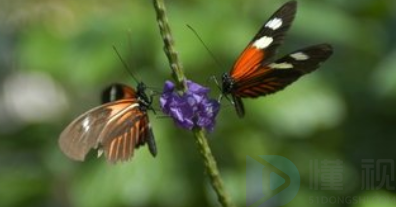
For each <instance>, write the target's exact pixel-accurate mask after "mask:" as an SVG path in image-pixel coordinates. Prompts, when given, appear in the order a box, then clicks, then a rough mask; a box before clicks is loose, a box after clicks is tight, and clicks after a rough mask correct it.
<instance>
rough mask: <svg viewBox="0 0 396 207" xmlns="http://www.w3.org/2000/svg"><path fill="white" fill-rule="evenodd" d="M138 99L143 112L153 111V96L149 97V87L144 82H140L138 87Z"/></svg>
mask: <svg viewBox="0 0 396 207" xmlns="http://www.w3.org/2000/svg"><path fill="white" fill-rule="evenodd" d="M136 89H137V97H138V100H139V103H140V107H141V109H142V110H144V111H145V110H148V109H151V110H153V108H152V106H151V104H152V103H153V96H152V95H151V96H149V95H147V93H146V89H147V86H146V84H144V83H143V82H139V84H138V85H137V88H136Z"/></svg>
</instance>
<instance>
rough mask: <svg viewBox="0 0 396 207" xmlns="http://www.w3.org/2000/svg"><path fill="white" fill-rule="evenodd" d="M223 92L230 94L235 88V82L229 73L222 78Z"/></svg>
mask: <svg viewBox="0 0 396 207" xmlns="http://www.w3.org/2000/svg"><path fill="white" fill-rule="evenodd" d="M221 82H222V85H221V91H222V93H223V94H229V93H231V92H232V90H233V88H234V84H235V81H234V79H233V78H232V77H231V75H230V74H229V73H224V74H223V75H222V76H221Z"/></svg>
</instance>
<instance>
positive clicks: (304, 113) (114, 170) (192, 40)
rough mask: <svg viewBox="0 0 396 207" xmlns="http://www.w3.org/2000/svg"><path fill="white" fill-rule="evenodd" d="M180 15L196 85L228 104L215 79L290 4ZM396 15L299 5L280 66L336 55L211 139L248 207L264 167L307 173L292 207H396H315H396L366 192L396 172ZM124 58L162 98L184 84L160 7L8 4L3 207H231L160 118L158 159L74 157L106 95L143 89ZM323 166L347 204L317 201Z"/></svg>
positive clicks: (0, 155) (188, 10) (2, 35)
mask: <svg viewBox="0 0 396 207" xmlns="http://www.w3.org/2000/svg"><path fill="white" fill-rule="evenodd" d="M166 3H167V8H168V13H169V20H170V23H171V27H172V29H173V34H174V36H175V41H176V47H177V49H178V51H179V54H180V57H181V60H182V61H183V65H184V68H185V73H186V75H187V77H190V78H192V79H194V81H196V82H200V83H202V84H205V85H208V86H210V87H211V88H212V90H213V97H216V96H217V95H218V93H219V91H218V90H217V87H216V85H215V84H214V83H212V82H209V81H208V77H209V76H211V75H216V76H217V77H219V76H220V75H221V74H222V73H223V72H225V71H227V70H228V68H230V67H231V66H232V64H233V63H234V61H235V59H236V57H237V56H238V54H239V53H240V52H241V51H242V49H243V48H244V47H245V45H246V44H247V42H248V41H250V39H251V38H252V37H253V35H254V34H255V32H257V29H258V28H259V27H260V26H261V25H262V24H263V22H264V21H265V20H266V19H267V18H268V17H269V15H271V14H272V12H274V11H275V10H276V9H277V8H278V7H279V6H280V5H281V4H283V3H284V1H269V0H250V1H246V0H233V1H202V0H194V1H180V0H179V1H167V2H166ZM395 8H396V2H395V1H388V0H359V1H358V0H351V1H343V0H326V1H314V0H300V1H299V8H298V14H297V17H296V20H295V22H294V24H293V26H292V28H291V30H290V32H289V35H288V37H287V38H286V42H285V44H284V45H283V46H282V48H281V49H280V52H281V53H282V54H284V53H287V52H289V51H293V50H295V49H297V48H302V47H304V46H307V45H311V44H317V43H321V42H328V43H331V44H332V45H333V46H334V50H335V53H334V55H333V56H332V57H331V58H330V59H329V60H328V61H327V62H326V63H325V64H323V66H322V67H321V68H320V69H319V70H318V71H317V72H315V73H313V74H310V75H308V76H307V77H304V78H302V79H301V80H299V81H298V82H297V83H295V84H293V86H291V87H289V88H287V89H286V90H284V91H282V92H280V93H277V94H276V95H272V96H268V97H265V98H260V99H257V100H247V101H246V107H247V115H246V118H244V119H238V118H237V116H236V115H235V113H234V112H233V109H232V107H231V106H230V104H229V103H227V102H226V101H224V102H223V107H222V111H221V113H220V115H219V117H218V120H217V121H218V124H217V127H216V130H215V131H214V132H213V133H212V134H209V137H210V138H209V139H210V144H211V145H212V147H213V148H212V149H213V153H214V155H215V156H216V158H217V162H218V165H219V167H220V170H221V173H222V175H223V178H224V182H225V186H226V188H227V189H228V191H229V192H230V194H231V197H232V199H233V200H234V201H235V202H236V203H237V205H238V206H245V192H246V186H245V180H246V178H245V170H246V169H245V168H246V166H245V160H246V156H247V155H250V154H255V155H264V154H266V155H272V154H276V155H281V156H284V157H286V158H288V159H290V160H291V161H292V162H293V163H294V164H295V165H296V166H297V168H298V169H299V171H300V175H301V187H300V191H299V194H298V195H297V196H296V198H295V199H294V200H293V201H292V202H290V203H289V204H287V206H308V207H309V206H312V207H313V206H319V205H320V206H337V205H338V206H359V207H369V206H390V204H389V203H377V202H360V203H352V204H340V203H337V204H330V203H310V200H309V198H310V196H315V197H320V196H389V197H395V190H393V191H392V190H386V189H381V190H372V191H364V190H361V180H360V176H361V172H362V166H361V164H362V162H361V161H362V159H393V160H394V159H395V158H396V152H395V150H394V146H396V130H395V125H396V107H394V106H395V105H396V61H395V60H396V49H395V48H396V47H395V45H396V38H395V35H396V21H395V18H396V16H395V14H396V12H395V11H396V10H395ZM186 24H189V25H191V26H192V27H193V28H194V29H195V30H197V31H198V33H199V34H200V37H201V38H202V39H203V40H204V42H205V43H206V44H207V45H208V47H209V48H210V50H211V51H212V52H213V53H214V54H215V56H216V59H218V60H219V62H220V63H221V66H219V65H217V64H216V63H215V61H214V60H213V58H212V57H210V55H209V54H208V52H207V51H206V50H205V49H204V47H203V46H202V44H201V43H200V42H199V40H198V39H197V37H196V36H194V34H193V33H192V32H191V31H190V30H189V29H188V28H187V27H186ZM112 45H115V46H116V47H117V49H118V50H119V51H120V53H121V54H122V56H123V58H124V59H125V60H126V61H127V62H128V64H129V65H130V70H132V71H133V73H134V74H137V75H138V77H139V79H141V80H144V82H145V83H146V84H147V85H149V86H151V87H153V88H154V89H155V90H157V91H160V90H161V88H162V84H163V82H164V81H165V80H166V79H169V78H170V70H169V66H168V63H167V61H166V58H165V55H164V54H163V50H162V47H163V46H162V42H161V39H160V36H159V31H158V28H157V24H156V21H155V14H154V10H153V8H152V5H151V2H150V1H138V0H129V1H128V0H119V1H106V0H100V1H98V0H97V1H93V0H86V1H77V0H70V1H60V0H58V1H50V0H36V1H23V0H13V1H11V0H8V1H7V0H2V1H0V87H1V88H0V89H1V90H0V206H76V207H80V206H81V207H82V206H84V207H108V206H112V207H114V206H120V207H121V206H173V207H177V206H216V205H218V204H217V202H216V198H215V196H214V193H213V191H212V189H211V188H210V186H209V184H208V180H207V177H206V176H205V175H204V171H203V166H202V161H201V160H200V156H199V153H198V152H197V151H196V146H195V143H194V142H193V139H192V135H191V133H189V132H187V131H183V130H181V129H179V128H177V127H175V126H174V125H173V123H172V121H171V120H169V119H167V118H160V117H156V116H154V115H152V114H151V115H150V116H151V121H152V126H153V127H154V133H155V135H156V140H157V146H158V148H159V154H158V157H156V158H155V159H153V158H152V157H151V155H150V154H149V153H148V150H147V149H146V147H143V148H142V149H139V150H138V151H137V153H136V155H135V157H134V158H133V160H132V161H131V162H127V163H122V164H117V165H114V166H113V165H110V164H108V163H106V162H105V160H104V159H103V158H101V159H96V158H95V155H94V154H95V153H94V152H93V153H92V156H91V155H90V156H89V157H88V158H87V161H86V162H84V163H78V162H74V161H71V160H69V159H68V158H67V157H65V156H64V155H63V154H62V153H61V152H60V150H59V148H58V145H57V139H58V136H59V134H60V132H61V131H62V129H63V128H64V127H65V126H66V125H67V124H68V123H69V122H70V121H71V120H72V119H73V118H75V117H76V116H78V115H79V114H81V113H83V112H84V111H87V110H88V109H90V108H92V107H94V106H97V105H98V104H99V94H100V92H101V90H102V89H103V88H104V87H106V86H107V85H108V84H110V83H112V82H124V83H128V84H130V85H133V86H135V85H136V83H135V82H134V80H133V79H132V78H131V77H130V76H129V75H128V73H127V72H126V71H125V70H124V68H123V66H122V64H121V63H120V60H119V59H118V57H117V56H116V55H115V52H114V51H113V50H112ZM157 105H158V104H157ZM156 107H157V108H158V106H156ZM314 159H318V160H324V159H328V160H335V159H340V160H342V161H343V186H344V190H342V191H324V190H312V189H310V188H309V176H310V172H309V162H310V161H311V160H314ZM394 184H395V182H393V185H394ZM391 205H392V206H394V203H393V204H391Z"/></svg>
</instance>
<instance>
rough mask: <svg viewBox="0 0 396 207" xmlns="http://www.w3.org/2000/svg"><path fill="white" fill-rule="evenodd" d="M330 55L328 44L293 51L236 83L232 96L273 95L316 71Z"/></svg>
mask: <svg viewBox="0 0 396 207" xmlns="http://www.w3.org/2000/svg"><path fill="white" fill-rule="evenodd" d="M332 53H333V49H332V47H331V46H330V45H329V44H320V45H314V46H310V47H307V48H304V49H301V50H297V51H294V52H292V53H290V54H288V55H286V56H284V57H282V58H280V59H278V60H277V61H275V62H274V63H271V64H269V65H266V66H262V67H260V68H259V69H258V70H256V71H255V72H254V73H252V74H251V75H250V76H249V77H246V78H245V79H243V80H241V81H239V82H236V83H235V91H234V93H233V95H234V96H238V97H249V98H256V97H259V96H265V95H268V94H271V93H275V92H277V91H279V90H282V89H283V88H285V87H286V86H288V85H289V84H291V83H293V82H294V81H296V80H297V79H298V78H300V77H301V76H303V75H305V74H307V73H310V72H312V71H314V70H316V69H317V68H318V67H319V66H320V63H322V62H324V61H325V60H327V59H328V58H329V57H330V55H331V54H332Z"/></svg>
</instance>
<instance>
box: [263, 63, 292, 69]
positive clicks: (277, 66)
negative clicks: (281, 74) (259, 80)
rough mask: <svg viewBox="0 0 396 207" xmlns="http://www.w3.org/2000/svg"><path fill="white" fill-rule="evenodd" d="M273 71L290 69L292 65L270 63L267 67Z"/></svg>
mask: <svg viewBox="0 0 396 207" xmlns="http://www.w3.org/2000/svg"><path fill="white" fill-rule="evenodd" d="M269 66H270V67H271V68H273V69H292V68H293V65H292V64H290V63H271V64H270V65H269Z"/></svg>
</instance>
